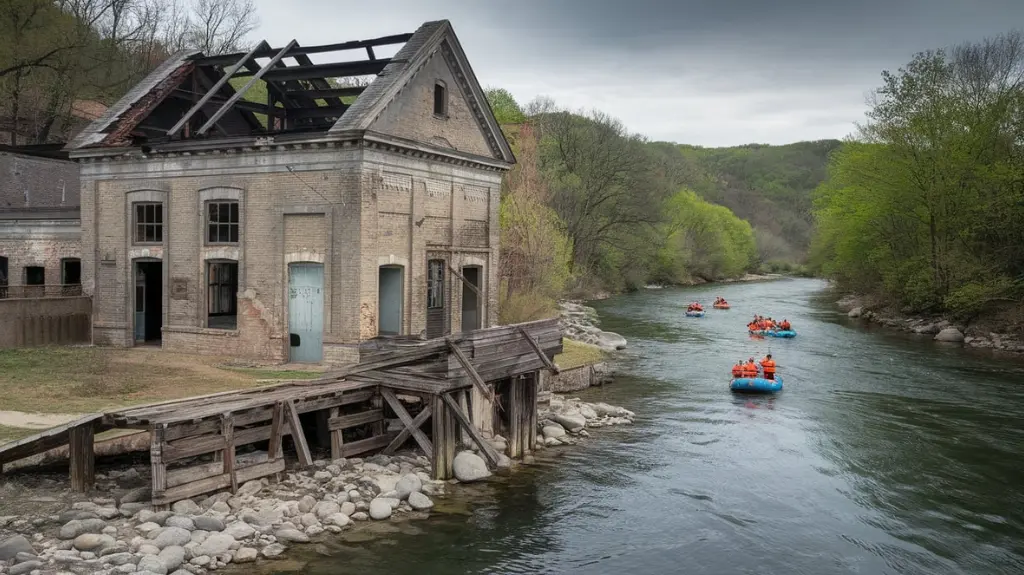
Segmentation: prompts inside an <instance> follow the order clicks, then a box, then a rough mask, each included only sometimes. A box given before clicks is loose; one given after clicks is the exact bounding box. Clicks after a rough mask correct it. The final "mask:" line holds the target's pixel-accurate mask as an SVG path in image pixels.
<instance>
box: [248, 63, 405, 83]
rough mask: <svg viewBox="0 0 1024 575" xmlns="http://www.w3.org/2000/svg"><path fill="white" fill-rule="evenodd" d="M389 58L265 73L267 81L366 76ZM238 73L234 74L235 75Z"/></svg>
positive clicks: (297, 67)
mask: <svg viewBox="0 0 1024 575" xmlns="http://www.w3.org/2000/svg"><path fill="white" fill-rule="evenodd" d="M390 63H391V59H390V58H382V59H380V60H356V61H354V62H338V63H336V64H314V65H312V66H288V67H287V68H276V69H274V70H271V71H269V72H267V73H265V74H264V75H263V76H264V77H265V78H266V79H267V81H268V82H269V81H275V82H280V81H284V80H310V79H313V78H342V77H346V76H367V75H370V74H380V73H381V71H383V70H384V68H386V67H387V65H388V64H390ZM237 75H238V74H236V76H237ZM243 75H244V74H243Z"/></svg>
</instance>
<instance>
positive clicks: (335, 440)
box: [327, 407, 345, 459]
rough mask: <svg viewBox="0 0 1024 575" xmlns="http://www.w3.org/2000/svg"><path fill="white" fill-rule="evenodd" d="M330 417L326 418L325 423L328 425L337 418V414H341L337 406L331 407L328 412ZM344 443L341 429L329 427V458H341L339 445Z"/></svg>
mask: <svg viewBox="0 0 1024 575" xmlns="http://www.w3.org/2000/svg"><path fill="white" fill-rule="evenodd" d="M328 415H329V416H330V418H329V419H328V420H327V422H328V423H327V425H328V427H330V422H331V421H333V420H337V419H338V416H340V415H341V409H340V408H338V407H332V408H331V409H330V411H329V412H328ZM344 444H345V437H344V436H343V435H342V434H341V429H340V428H339V429H331V459H341V447H342V446H343V445H344Z"/></svg>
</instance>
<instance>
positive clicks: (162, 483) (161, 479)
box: [149, 423, 167, 511]
mask: <svg viewBox="0 0 1024 575" xmlns="http://www.w3.org/2000/svg"><path fill="white" fill-rule="evenodd" d="M166 432H167V424H166V423H163V424H158V425H156V426H154V427H153V429H151V430H150V435H151V438H150V440H151V441H150V444H149V465H150V468H151V470H152V475H153V493H152V499H153V500H157V499H162V498H163V496H164V491H167V465H165V464H164V434H165V433H166ZM153 508H154V509H156V510H157V511H163V510H166V509H167V505H154V506H153Z"/></svg>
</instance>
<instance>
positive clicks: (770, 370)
mask: <svg viewBox="0 0 1024 575" xmlns="http://www.w3.org/2000/svg"><path fill="white" fill-rule="evenodd" d="M761 369H763V370H764V378H765V379H770V380H774V379H775V360H773V359H772V354H770V353H769V354H768V355H766V356H764V359H762V360H761Z"/></svg>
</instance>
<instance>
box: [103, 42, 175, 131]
mask: <svg viewBox="0 0 1024 575" xmlns="http://www.w3.org/2000/svg"><path fill="white" fill-rule="evenodd" d="M194 69H195V64H194V63H193V62H185V63H183V64H182V65H180V66H178V67H177V68H176V69H175V70H174V71H173V72H171V73H170V74H168V76H167V77H166V78H164V79H163V80H161V81H160V82H159V83H158V84H157V85H156V86H154V87H153V89H152V90H150V91H149V93H147V94H146V95H145V96H143V97H141V98H139V100H138V101H136V102H135V103H134V104H132V107H131V108H129V109H128V111H126V112H125V113H124V114H121V117H120V118H118V120H117V124H115V126H114V129H113V130H112V131H111V132H110V133H109V134H107V136H106V137H104V138H103V141H102V142H100V143H99V145H100V146H103V147H118V146H128V145H131V143H132V138H131V134H132V131H133V130H135V127H136V126H138V125H139V124H140V123H142V121H143V120H145V119H146V117H147V116H149V114H151V113H152V112H153V110H154V109H155V108H156V107H157V106H158V105H160V102H163V101H164V98H166V97H167V95H168V94H170V93H171V92H172V91H174V89H175V88H177V87H178V86H179V85H180V84H181V83H182V82H183V81H184V80H185V78H187V77H188V76H189V74H191V73H192V71H193V70H194Z"/></svg>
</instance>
